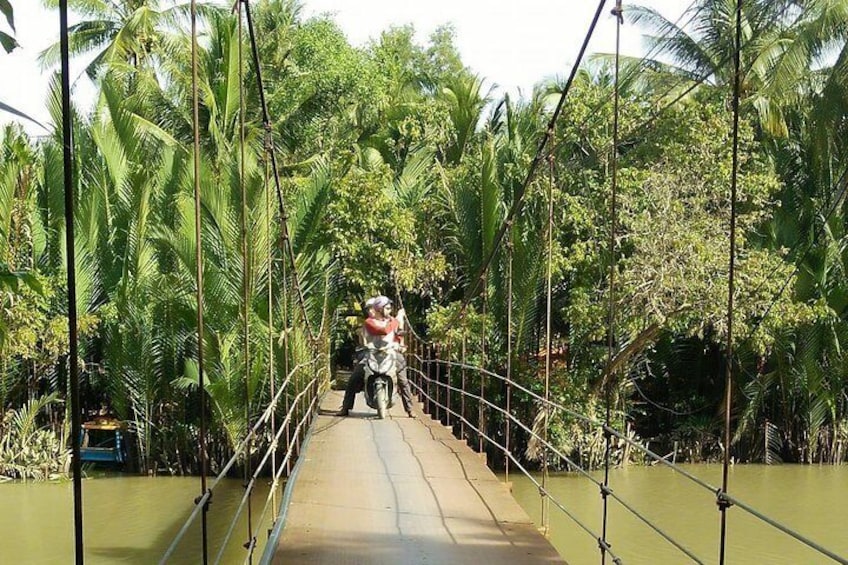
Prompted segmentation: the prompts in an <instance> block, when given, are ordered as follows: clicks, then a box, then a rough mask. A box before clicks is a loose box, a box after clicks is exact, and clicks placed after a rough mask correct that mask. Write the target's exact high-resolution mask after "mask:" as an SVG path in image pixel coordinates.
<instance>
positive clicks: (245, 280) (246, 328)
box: [238, 3, 273, 563]
mask: <svg viewBox="0 0 848 565" xmlns="http://www.w3.org/2000/svg"><path fill="white" fill-rule="evenodd" d="M243 45H244V32H243V25H242V10H241V3H239V4H238V77H239V120H238V128H239V191H240V193H241V226H240V227H241V250H242V292H243V295H242V316H243V318H242V323H243V327H242V331H243V337H244V349H243V352H242V353H243V355H244V415H245V420H244V421H245V424H246V425H247V426H249V425H250V370H251V363H250V318H249V316H250V290H251V288H250V272H251V269H250V246H249V245H248V242H247V222H248V208H247V186H246V183H245V151H244V146H245V125H244V124H245V120H244V111H245V104H244V53H243V51H244V49H243ZM271 397H272V398H273V393H272V394H271ZM251 447H252V441H249V442H248V445H247V451H246V453H245V457H244V483H245V484H244V487H245V488H246V489H248V490H247V542H246V544H245V546H246V547H247V548H248V551H249V555H253V549H252V548H253V545H254V544H255V543H256V536H254V535H253V512H252V508H251V494H252V493H253V486H252V485H250V486H248V477H250V475H251V474H252V471H251V463H252V461H251V457H250V455H251V451H252V449H251ZM251 563H252V559H251Z"/></svg>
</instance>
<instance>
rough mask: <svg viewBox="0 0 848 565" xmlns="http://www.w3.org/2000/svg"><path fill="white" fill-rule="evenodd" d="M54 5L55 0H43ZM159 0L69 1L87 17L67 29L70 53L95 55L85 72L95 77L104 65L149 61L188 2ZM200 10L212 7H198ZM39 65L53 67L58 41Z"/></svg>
mask: <svg viewBox="0 0 848 565" xmlns="http://www.w3.org/2000/svg"><path fill="white" fill-rule="evenodd" d="M45 4H46V5H47V6H48V7H50V8H57V7H58V5H59V3H58V0H45ZM163 4H164V2H162V0H119V1H114V2H113V1H110V0H71V1H70V2H69V8H70V9H71V10H73V11H74V12H76V13H78V14H80V15H81V16H82V17H84V18H87V19H84V20H83V21H81V22H80V23H78V24H74V25H73V26H71V27H70V28H69V30H68V31H69V33H70V36H69V37H70V53H71V55H74V56H82V55H87V54H91V53H93V54H94V59H93V60H92V61H91V63H89V65H88V67H86V73H87V74H88V76H89V77H90V78H92V79H93V78H94V77H95V76H96V75H97V73H98V71H99V69H100V68H101V67H102V66H103V65H108V64H111V63H115V62H121V63H127V64H129V65H131V66H133V67H135V68H139V67H143V66H147V65H150V64H151V62H152V61H151V59H152V57H154V56H155V55H157V54H161V53H162V50H163V48H164V47H166V44H167V41H166V37H165V34H166V33H167V30H168V29H169V28H170V27H172V26H174V25H176V24H177V23H178V22H179V21H180V18H181V17H184V16H185V15H186V14H187V13H188V5H187V4H185V3H183V4H178V5H175V6H171V7H167V8H166V7H163ZM200 10H201V13H210V12H211V11H213V10H214V9H212V8H209V7H208V6H202V5H201V6H200ZM40 60H41V64H42V65H44V66H45V67H53V66H55V65H56V64H58V62H59V44H58V43H55V44H53V45H51V46H50V47H48V48H47V49H45V50H44V51H43V52H42V53H41V56H40Z"/></svg>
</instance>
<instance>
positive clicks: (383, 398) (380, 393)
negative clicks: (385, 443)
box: [375, 385, 389, 420]
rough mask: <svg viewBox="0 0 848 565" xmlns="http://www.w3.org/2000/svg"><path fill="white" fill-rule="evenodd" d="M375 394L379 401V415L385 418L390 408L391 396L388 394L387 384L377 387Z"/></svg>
mask: <svg viewBox="0 0 848 565" xmlns="http://www.w3.org/2000/svg"><path fill="white" fill-rule="evenodd" d="M375 396H376V398H375V400H376V401H377V417H378V418H380V419H381V420H383V419H385V417H386V411H387V410H388V406H389V398H388V395H387V394H386V387H385V385H382V386H378V387H377V391H376V394H375Z"/></svg>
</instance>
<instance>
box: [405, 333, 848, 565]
mask: <svg viewBox="0 0 848 565" xmlns="http://www.w3.org/2000/svg"><path fill="white" fill-rule="evenodd" d="M445 349H446V348H444V347H440V346H438V345H437V344H433V343H429V342H425V341H424V340H423V339H421V338H420V337H418V336H412V337H411V339H410V343H409V349H408V361H407V362H408V366H409V369H410V371H411V373H412V378H410V383H411V384H412V386H413V387H414V388H415V390H416V391H417V392H418V394H419V398H420V399H421V400H422V402H423V403H424V407H425V412H427V413H428V414H431V416H433V417H435V418H436V419H438V420H441V421H442V422H443V423H445V424H446V425H447V426H448V427H451V428H452V429H454V431H455V432H458V436H459V437H460V438H461V439H466V440H467V439H469V436H468V434H466V428H467V429H469V430H471V431H472V432H473V433H474V434H475V435H476V436H477V440H478V441H477V442H472V444H474V443H476V444H477V447H478V449H479V451H481V452H482V451H483V443H484V442H486V443H488V444H489V445H491V446H492V448H494V449H496V450H498V451H500V452H501V453H503V455H504V461H505V463H506V464H507V465H509V464H510V463H511V464H512V465H514V466H515V467H516V468H518V469H519V470H520V471H521V473H522V474H523V475H524V476H526V477H527V479H528V480H530V482H532V483H533V484H534V485H535V486H536V488H537V489H538V491H539V495H540V498H541V499H542V500H543V504H544V501H545V500H547V501H550V503H551V504H553V506H554V507H555V508H557V509H558V510H559V511H560V512H562V513H563V514H564V515H565V516H567V517H568V518H569V519H571V521H573V522H574V523H575V524H576V525H577V526H578V527H579V528H580V529H581V530H582V531H584V532H585V533H587V534H588V535H589V536H591V537H592V538H594V539H595V540H596V542H597V543H598V548H599V549H600V550H601V554H602V556H603V554H604V553H606V554H608V555H609V556H610V558H611V559H612V560H613V562H614V563H623V561H622V558H621V557H620V556H618V555H616V554H615V553H614V552H613V550H612V547H611V544H610V543H609V542H607V541H604V536H601V535H598V533H597V532H595V531H594V530H592V528H591V527H589V526H587V525H586V524H585V523H584V522H583V521H581V520H580V519H579V518H578V517H577V516H576V515H575V513H574V512H572V511H570V510H569V509H568V508H567V507H566V506H565V505H564V504H563V503H562V502H560V501H559V500H557V499H556V497H555V496H554V495H552V493H551V492H550V490H549V489H548V488H547V486H546V484H544V481H542V482H540V481H539V480H538V479H537V478H536V476H534V475H533V474H532V473H531V472H530V471H529V470H528V469H527V467H526V466H525V464H524V463H522V461H521V459H520V458H519V457H518V456H517V455H516V453H515V452H514V449H513V447H512V446H511V445H510V442H509V438H510V437H511V434H510V428H512V427H513V426H514V427H517V428H519V429H521V430H522V431H523V432H524V433H525V434H527V437H528V438H532V439H533V440H534V441H536V442H538V444H539V445H540V446H541V447H542V449H543V450H544V451H545V455H544V457H548V455H549V454H551V455H553V456H555V457H557V458H559V460H560V461H562V462H564V463H565V465H566V468H567V469H568V470H570V471H572V472H575V473H576V474H578V475H580V476H581V477H583V478H585V479H587V480H589V481H591V482H592V483H593V484H594V485H595V486H597V487H598V489H599V492H600V495H601V498H602V499H604V498H609V499H612V500H614V501H616V502H617V503H618V504H619V505H620V506H621V507H622V508H623V509H624V510H626V511H627V512H628V513H629V514H631V515H632V516H633V517H635V518H636V519H637V520H639V521H640V522H642V523H643V524H644V525H645V526H647V527H648V528H649V529H650V530H652V531H653V532H654V533H656V534H657V535H658V536H660V537H661V538H662V539H663V540H665V541H666V542H668V543H669V544H671V545H672V546H673V547H675V548H676V549H677V550H679V551H680V552H681V553H683V554H684V555H686V557H688V558H689V559H690V560H691V561H692V562H694V563H703V562H704V561H703V560H702V558H700V557H698V556H697V555H695V553H694V552H693V551H692V550H690V549H689V548H687V547H686V546H685V545H684V544H682V543H681V542H680V541H678V540H676V539H674V537H673V536H671V535H670V534H669V533H667V532H666V531H665V530H663V529H662V528H661V527H659V526H658V525H657V524H656V523H654V522H653V521H652V520H650V519H649V518H647V517H646V516H645V515H644V514H643V513H642V512H640V511H639V509H637V508H636V507H634V506H633V505H632V504H630V503H629V502H628V501H626V500H625V499H623V498H622V497H621V496H619V495H618V494H616V493H615V492H614V491H613V490H612V489H611V488H609V487H608V486H605V485H604V483H603V482H602V481H600V480H598V479H597V478H595V477H594V476H593V475H592V474H591V473H590V472H589V471H588V470H586V469H585V468H584V467H583V466H582V465H580V464H579V463H578V462H576V461H574V459H573V458H572V457H570V456H569V455H568V454H566V453H563V451H562V450H560V449H558V448H557V447H556V446H555V445H553V444H552V443H551V442H550V441H549V440H548V439H547V438H546V437H543V435H542V434H540V433H538V431H537V430H535V429H534V425H532V424H529V425H528V424H527V423H525V422H523V421H522V420H521V419H520V418H519V417H518V416H516V415H515V413H514V412H515V411H514V410H512V409H510V406H509V402H507V405H506V406H501V405H499V404H497V403H496V402H493V401H492V400H491V399H487V398H486V397H485V396H484V395H483V394H480V392H481V391H485V387H484V386H483V381H484V380H486V379H491V380H497V381H500V382H501V383H502V384H503V385H504V386H505V387H506V390H507V395H506V397H507V398H509V397H510V396H511V394H512V392H513V391H517V392H518V393H520V394H522V395H524V397H525V398H526V399H528V400H530V401H532V402H534V403H536V405H537V406H538V407H539V409H540V411H542V410H543V411H545V412H547V414H545V415H544V417H545V418H549V415H550V413H552V412H559V413H561V414H563V415H566V416H568V417H571V418H573V419H575V420H577V421H580V422H582V423H583V424H585V425H586V426H588V427H590V428H594V429H595V430H598V431H600V432H601V433H603V434H604V435H605V436H609V437H614V438H617V440H618V441H619V442H621V443H623V444H625V445H627V446H628V447H629V448H631V449H634V450H636V451H638V452H641V453H642V454H643V455H644V456H645V457H646V458H648V459H650V460H651V461H653V462H656V463H658V464H662V465H665V466H666V467H669V468H670V469H672V470H673V471H674V472H676V473H679V474H680V475H681V476H683V477H685V478H686V479H688V480H689V481H690V482H691V483H692V484H694V485H696V486H698V487H699V488H701V489H702V490H704V491H707V492H709V493H710V494H711V495H712V496H713V497H714V500H715V503H716V504H717V505H718V506H721V505H728V506H735V507H737V508H739V509H740V510H742V511H743V512H745V513H746V514H748V515H750V516H752V517H754V518H755V519H757V520H759V521H761V522H762V523H765V524H767V525H769V526H771V527H773V528H775V529H776V530H778V531H780V532H782V533H783V534H785V535H786V536H789V537H791V538H792V539H794V540H796V541H798V542H800V543H802V544H804V545H806V546H807V547H809V548H811V549H812V550H814V551H816V552H818V553H819V554H820V555H822V556H825V557H828V558H829V559H831V560H833V561H835V562H837V563H841V564H843V565H848V559H846V558H845V557H841V556H839V555H837V554H836V553H834V552H833V551H830V550H829V549H827V548H825V547H824V546H822V545H820V544H818V543H816V542H815V541H813V540H811V539H809V538H808V537H806V536H804V535H802V534H800V533H798V532H796V531H794V530H792V529H791V528H789V527H787V526H786V525H784V524H781V523H780V522H778V521H777V520H775V519H773V518H770V517H769V516H767V515H766V514H765V513H764V512H761V511H759V510H757V509H756V508H754V507H752V506H751V505H749V504H747V503H746V502H744V501H742V500H740V499H738V498H736V497H733V496H731V495H730V494H728V493H726V492H723V491H722V489H721V488H719V487H716V486H714V485H712V484H710V483H709V482H707V481H704V480H703V479H701V478H699V477H697V476H695V475H694V474H692V473H691V472H689V471H687V470H686V469H685V468H683V467H681V466H679V465H677V464H676V463H674V462H672V461H669V460H668V458H667V457H663V456H661V455H660V454H658V453H656V452H654V451H652V450H651V449H649V448H647V447H645V446H644V445H643V444H642V443H640V442H638V441H636V440H635V439H633V438H632V437H630V436H629V435H628V434H626V433H622V432H621V431H619V430H616V429H615V428H613V427H612V426H610V425H607V424H606V423H604V422H602V421H600V420H597V419H594V418H592V417H590V416H587V415H585V414H581V413H579V412H577V411H575V410H572V409H570V408H568V407H566V406H563V405H562V404H560V403H558V402H555V401H553V400H550V399H549V398H544V397H543V396H541V395H540V394H538V393H536V392H534V391H532V390H530V389H529V388H527V387H526V386H523V385H522V384H520V383H518V382H516V381H515V380H513V379H510V378H507V377H505V376H503V375H500V374H498V373H497V372H493V371H489V370H487V369H484V368H482V367H477V366H474V365H471V364H468V363H463V362H457V361H453V360H451V359H450V358H443V357H442V356H441V355H440V354H441V352H442V351H445ZM452 369H453V370H459V372H460V375H459V376H458V377H457V376H454V375H455V372H454V371H452ZM469 373H472V374H476V375H477V376H478V378H479V379H480V381H479V383H475V384H479V385H480V388H479V389H477V390H474V391H472V390H469V387H470V385H471V383H472V380H473V379H469V377H468V374H469ZM457 381H458V382H457ZM456 385H459V386H456ZM466 400H469V401H470V402H466ZM474 405H476V408H477V412H478V413H477V418H476V422H474V421H472V420H473V418H471V419H470V418H469V414H468V411H469V409H471V410H473V408H474V407H475V406H474ZM486 412H488V414H486ZM494 414H497V415H498V416H500V417H501V418H502V420H503V425H504V429H503V430H502V431H501V433H502V436H503V437H504V438H505V442H503V443H501V442H499V441H498V440H496V439H495V438H494V437H492V436H493V435H495V434H494V433H492V432H491V431H490V429H491V426H488V425H487V422H488V420H489V417H491V416H492V415H494ZM452 419H453V422H452ZM453 424H457V427H458V430H457V429H455V428H454V426H453ZM544 425H547V421H546V422H545V424H544ZM542 526H543V527H544V528H547V524H542Z"/></svg>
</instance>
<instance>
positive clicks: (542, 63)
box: [0, 0, 689, 135]
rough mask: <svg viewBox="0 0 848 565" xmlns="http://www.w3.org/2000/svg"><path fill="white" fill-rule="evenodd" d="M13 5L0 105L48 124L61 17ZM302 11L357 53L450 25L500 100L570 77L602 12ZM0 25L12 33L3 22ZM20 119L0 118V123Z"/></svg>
mask: <svg viewBox="0 0 848 565" xmlns="http://www.w3.org/2000/svg"><path fill="white" fill-rule="evenodd" d="M12 4H13V6H14V9H15V24H16V31H17V34H16V36H17V39H18V43H20V45H21V47H20V48H18V49H17V50H15V51H14V52H13V53H12V54H11V55H6V54H5V53H2V52H0V101H2V102H4V103H6V104H9V105H11V106H13V107H15V108H17V109H18V110H21V111H23V112H25V113H26V114H28V115H30V116H32V117H34V118H35V119H37V120H39V121H42V122H44V123H46V122H48V121H49V114H48V112H47V108H46V103H45V99H46V92H47V84H48V82H49V78H50V71H44V70H42V69H41V67H40V66H39V64H38V62H37V58H38V53H39V52H40V51H41V50H43V49H44V48H45V47H47V46H48V45H51V44H53V43H54V42H56V41H57V40H58V36H59V30H58V27H59V16H58V11H52V10H47V9H45V8H43V7H42V6H41V0H12ZM224 4H230V2H229V1H225V2H224ZM302 4H303V15H304V16H305V17H307V18H308V17H313V16H317V15H322V14H330V15H332V17H333V18H334V19H335V21H336V22H337V23H338V24H339V26H340V27H341V29H342V30H343V31H344V32H345V34H346V35H347V37H348V39H349V40H350V42H351V43H352V44H353V45H356V46H363V45H365V44H367V43H368V41H369V40H370V39H374V38H378V37H379V35H380V33H381V32H382V31H383V30H385V29H387V28H389V27H391V26H399V25H406V24H412V25H413V26H414V27H415V30H416V38H417V39H418V41H419V42H420V43H425V42H426V40H427V38H428V36H429V35H430V34H431V33H432V32H433V31H434V30H435V29H436V28H438V27H439V26H441V25H445V24H451V25H452V26H453V27H454V30H455V33H456V45H457V47H458V49H459V52H460V55H461V56H462V60H463V62H464V63H465V64H466V65H467V66H468V67H470V68H471V69H472V70H473V71H474V72H476V73H477V74H478V75H480V76H482V77H484V78H485V79H486V81H487V85H488V86H496V87H497V90H495V91H494V93H495V94H498V93H502V92H510V93H512V94H516V93H517V92H518V91H521V92H523V93H529V92H530V91H531V89H532V87H533V85H534V84H536V83H537V82H539V81H541V80H543V79H545V78H546V77H551V76H555V75H560V76H564V75H567V73H568V72H569V70H570V68H571V65H572V63H573V62H574V60H575V58H576V57H577V53H578V51H579V49H580V44H581V43H582V41H583V38H584V36H585V34H586V31H587V30H588V27H589V24H590V22H591V20H592V16H593V15H594V11H595V9H596V7H597V3H596V2H593V1H591V0H520V1H515V0H428V1H426V2H424V1H421V0H415V1H412V0H305V1H303V2H302ZM607 4H608V7H607V9H605V11H604V14H603V15H602V16H601V19H600V21H599V24H598V28H597V30H596V32H595V35H594V37H593V40H592V42H591V44H590V45H589V50H588V52H589V53H609V52H612V51H613V50H614V48H615V19H614V18H613V17H612V16H611V15H610V14H609V8H610V7H612V5H613V4H614V2H613V0H608V2H607ZM640 4H641V5H644V6H649V7H652V8H654V9H656V10H658V11H659V12H660V13H661V14H663V15H665V16H666V17H668V18H669V19H672V20H674V19H676V18H677V17H678V16H679V15H680V14H681V12H682V11H683V10H684V9H685V7H686V6H688V5H689V2H688V1H685V0H641V1H640ZM626 7H627V4H626V2H625V9H626ZM71 23H72V24H73V23H74V20H73V18H72V20H71ZM0 26H2V27H0V29H3V30H4V31H9V30H8V27H7V26H6V22H5V21H4V20H2V19H0ZM641 35H642V32H641V31H640V30H639V29H638V28H636V27H635V26H632V25H625V26H624V27H623V28H622V51H623V52H624V53H625V54H629V55H636V56H639V55H642V54H643V53H644V50H643V48H642V38H641ZM87 62H88V60H87V59H80V60H78V61H73V60H72V62H71V76H72V77H77V76H79V75H80V74H81V73H82V70H83V68H84V67H85V64H87ZM72 96H73V98H74V102H75V103H76V104H77V105H78V106H79V107H80V108H83V109H85V108H91V106H92V104H93V102H94V96H95V88H94V87H93V85H92V84H91V83H90V82H89V81H88V79H87V78H86V77H85V76H83V77H82V78H80V79H79V80H78V81H77V82H76V84H75V86H74V87H73V91H72ZM16 120H17V118H15V117H14V116H12V115H10V114H8V113H5V112H2V111H0V124H5V123H8V122H10V121H16ZM25 127H26V129H27V131H28V132H29V133H31V134H35V135H37V134H39V132H41V133H43V130H40V128H38V127H37V126H34V125H32V124H28V123H27V124H26V125H25Z"/></svg>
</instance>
